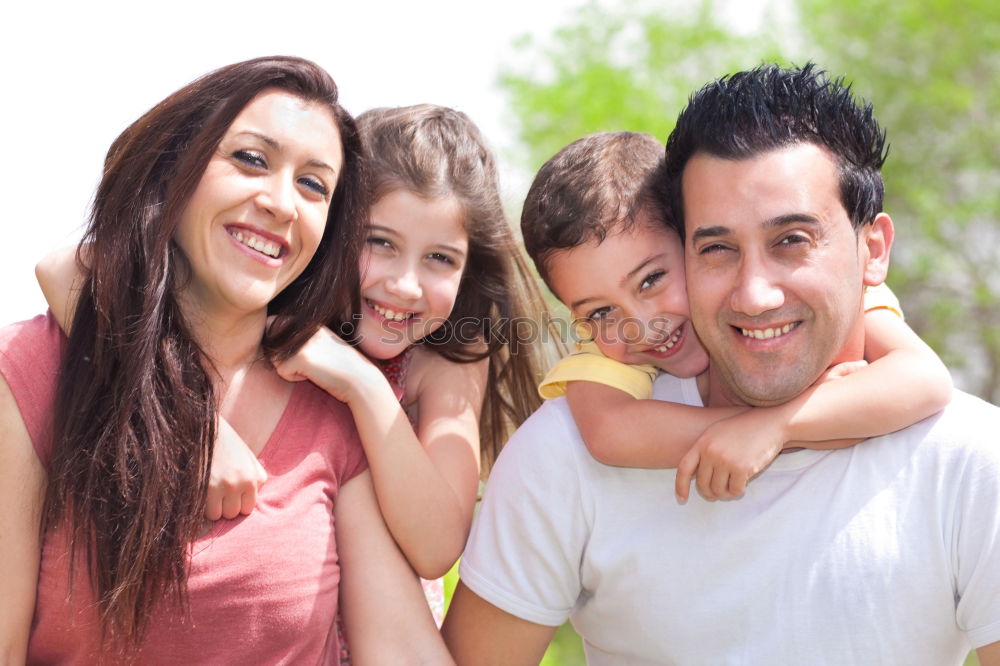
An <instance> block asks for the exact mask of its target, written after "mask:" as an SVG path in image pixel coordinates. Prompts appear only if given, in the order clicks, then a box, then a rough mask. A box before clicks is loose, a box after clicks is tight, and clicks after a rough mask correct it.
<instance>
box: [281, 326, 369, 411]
mask: <svg viewBox="0 0 1000 666" xmlns="http://www.w3.org/2000/svg"><path fill="white" fill-rule="evenodd" d="M275 369H276V370H277V371H278V374H279V375H281V377H282V378H283V379H285V380H286V381H290V382H300V381H302V380H304V379H308V380H310V381H312V382H313V383H314V384H316V385H317V386H319V387H320V388H322V389H323V390H325V391H326V392H327V393H329V394H330V395H332V396H333V397H334V398H336V399H337V400H340V401H341V402H350V399H351V397H352V391H353V389H355V388H356V385H357V383H358V381H359V380H360V379H361V378H362V377H363V376H364V375H365V373H367V372H371V371H374V372H375V373H378V375H379V376H381V372H379V370H378V369H377V368H376V367H375V366H374V365H372V364H371V362H370V361H368V359H366V358H365V357H364V356H362V355H361V353H360V352H359V351H358V350H356V349H355V348H354V347H352V346H350V345H349V344H347V343H346V342H344V340H343V339H342V338H341V337H340V336H339V335H337V334H336V333H334V332H333V331H331V330H330V329H329V328H327V327H325V326H322V327H320V328H319V330H318V331H316V332H315V333H314V334H313V336H312V337H311V338H309V340H307V341H306V343H305V344H304V345H302V347H300V348H299V350H298V351H297V352H295V353H294V354H292V355H291V356H289V357H288V358H287V359H285V360H284V361H281V362H280V363H278V364H277V365H276V366H275Z"/></svg>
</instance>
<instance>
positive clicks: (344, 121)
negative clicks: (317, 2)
mask: <svg viewBox="0 0 1000 666" xmlns="http://www.w3.org/2000/svg"><path fill="white" fill-rule="evenodd" d="M270 89H280V90H284V91H287V92H289V93H290V94H292V95H295V96H298V97H300V98H302V99H303V100H306V101H309V102H313V103H317V104H322V105H323V106H324V107H326V108H328V109H329V110H330V111H331V113H332V118H333V120H334V121H335V122H336V125H337V127H338V130H339V133H340V138H341V141H342V144H343V151H344V165H343V170H342V172H341V174H340V176H339V179H338V183H337V185H336V189H335V191H334V195H333V199H332V203H331V206H330V211H329V215H328V218H327V225H326V229H325V232H324V235H323V238H322V240H321V242H320V244H319V247H318V249H317V251H316V255H315V256H314V257H313V259H312V261H311V262H310V263H309V265H308V266H307V268H306V269H305V270H304V272H303V273H302V274H301V275H300V276H299V277H298V278H297V279H296V280H295V281H294V282H293V283H292V284H291V285H289V286H288V288H286V289H285V290H284V291H283V292H282V293H281V294H280V295H279V296H278V297H277V298H276V299H275V300H274V301H272V303H271V304H270V305H269V311H270V312H271V313H272V314H279V315H284V316H283V317H281V318H280V320H279V321H280V325H279V327H277V328H275V329H274V330H271V331H269V333H268V334H267V336H266V339H265V340H264V342H263V348H264V351H265V353H267V354H269V355H272V356H276V357H281V356H285V355H287V354H289V353H291V352H292V351H293V350H294V349H295V348H297V346H299V345H300V344H301V343H302V342H304V340H305V339H306V338H307V337H308V336H309V335H310V334H311V333H312V332H313V331H314V330H315V329H316V327H317V326H318V325H319V324H321V323H323V322H325V321H328V320H330V319H331V318H332V317H333V316H335V314H336V313H338V312H343V311H345V310H347V309H350V308H352V307H356V301H357V294H358V291H359V279H358V261H359V257H360V249H361V247H362V242H363V238H364V236H363V234H364V230H365V227H366V222H367V217H366V216H367V211H368V191H369V187H368V183H367V171H366V167H365V162H364V159H363V149H362V146H361V142H360V138H359V135H358V131H357V128H356V126H355V123H354V121H353V119H352V118H351V116H350V115H349V114H348V113H347V112H346V111H345V110H344V109H343V108H342V107H341V106H340V104H339V103H338V101H337V100H338V94H337V87H336V84H335V83H334V82H333V80H332V79H331V78H330V76H329V74H327V73H326V72H325V71H324V70H323V69H321V68H320V67H318V66H317V65H315V64H314V63H311V62H309V61H307V60H302V59H299V58H291V57H271V58H258V59H254V60H249V61H246V62H241V63H237V64H234V65H229V66H227V67H223V68H221V69H218V70H216V71H214V72H211V73H209V74H207V75H205V76H203V77H201V78H199V79H198V80H196V81H194V82H193V83H191V84H189V85H187V86H185V87H184V88H182V89H181V90H179V91H177V92H175V93H174V94H172V95H171V96H169V97H168V98H167V99H165V100H163V101H162V102H160V103H159V104H157V105H156V106H155V107H154V108H152V109H151V110H150V111H148V112H147V113H146V114H145V115H143V116H142V117H141V118H139V120H137V121H136V122H135V123H133V124H132V125H131V126H130V127H129V128H128V129H126V130H125V131H124V132H123V133H122V134H121V136H119V137H118V138H117V139H116V140H115V141H114V143H113V144H112V146H111V148H110V150H109V151H108V155H107V158H106V160H105V166H104V176H103V178H102V180H101V183H100V185H99V186H98V189H97V194H96V197H95V201H94V205H93V208H92V211H91V215H90V219H89V224H88V227H87V230H86V233H85V236H84V239H83V241H84V244H89V246H90V258H89V259H88V260H87V262H86V263H87V264H88V266H86V267H84V269H85V273H86V278H85V285H84V288H83V290H82V292H81V295H80V300H79V303H78V305H77V307H76V311H75V315H74V319H73V324H72V329H71V331H72V332H71V333H70V335H69V341H68V345H67V348H66V353H65V354H64V356H63V359H62V366H61V371H60V376H59V380H58V388H57V393H56V404H55V423H54V426H55V431H54V434H55V438H54V442H53V454H52V459H51V463H50V467H49V482H48V486H47V491H46V492H47V494H46V499H45V508H44V514H43V529H45V530H49V529H52V528H53V527H55V526H57V525H63V524H64V521H65V524H66V525H67V526H68V533H69V538H70V539H71V548H72V552H73V553H74V557H75V556H77V555H76V554H77V553H78V552H85V553H86V560H87V568H88V571H89V573H90V578H91V580H90V583H91V584H92V587H93V589H94V592H95V595H96V598H97V603H98V611H99V615H100V622H101V629H102V632H103V636H104V643H105V644H106V645H109V646H113V647H114V648H115V649H117V650H119V651H120V652H122V653H128V652H130V651H134V650H135V649H137V648H138V647H139V645H140V643H141V640H142V637H143V634H144V631H145V629H146V627H147V624H148V619H149V617H150V614H151V610H152V609H153V608H154V607H155V606H156V605H157V604H158V603H159V602H161V601H163V600H165V599H166V598H172V599H173V600H174V601H176V602H177V604H178V608H180V609H183V608H184V607H185V606H186V594H185V590H186V577H187V557H186V556H187V553H188V548H189V546H190V544H191V543H192V542H193V541H194V540H195V539H196V538H197V536H198V535H199V533H200V531H201V529H202V521H203V518H202V514H203V511H204V502H205V496H206V490H207V486H208V473H209V467H210V463H211V455H212V446H213V442H214V439H215V424H216V416H217V411H218V404H217V399H216V395H215V392H214V390H213V386H212V381H211V380H210V378H209V374H208V371H207V370H206V368H207V367H211V365H210V364H211V360H210V359H207V358H206V357H205V355H204V354H203V352H202V350H201V349H199V347H198V345H197V344H196V343H195V341H194V339H193V337H192V335H191V329H190V322H188V321H186V320H185V317H184V315H183V314H182V312H181V309H180V307H179V306H178V294H177V291H178V290H182V289H183V288H184V280H183V279H182V278H181V277H179V276H182V275H184V271H183V268H184V264H183V257H182V255H181V253H180V252H179V250H178V249H177V248H176V246H175V245H174V243H173V241H172V237H173V234H174V230H175V228H176V226H177V222H178V219H179V217H180V215H181V212H182V211H183V210H184V207H185V205H186V204H187V202H188V200H189V199H190V197H191V195H192V193H193V191H194V190H195V188H196V187H197V185H198V182H199V181H200V179H201V177H202V174H203V172H204V170H205V167H206V165H207V164H208V161H209V159H210V158H211V156H212V153H213V152H214V151H215V150H216V148H217V146H218V144H219V141H220V140H221V139H222V137H223V135H224V134H225V132H226V130H227V129H228V127H229V126H230V124H231V123H232V122H233V120H234V119H235V118H236V116H237V115H238V114H239V113H240V111H242V110H243V108H244V107H246V106H247V104H248V103H250V101H251V100H253V99H254V98H255V97H256V96H257V95H258V94H260V93H261V92H263V91H265V90H270ZM78 263H82V262H78ZM71 571H72V567H71Z"/></svg>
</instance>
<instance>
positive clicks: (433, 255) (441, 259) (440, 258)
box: [427, 252, 455, 266]
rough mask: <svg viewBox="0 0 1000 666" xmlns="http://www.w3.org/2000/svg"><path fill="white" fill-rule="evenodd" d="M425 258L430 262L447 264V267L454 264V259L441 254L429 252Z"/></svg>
mask: <svg viewBox="0 0 1000 666" xmlns="http://www.w3.org/2000/svg"><path fill="white" fill-rule="evenodd" d="M427 257H428V258H429V259H431V260H432V261H437V262H440V263H442V264H447V265H449V266H453V265H454V264H455V260H454V259H452V258H451V257H449V256H448V255H447V254H442V253H441V252H431V253H430V254H429V255H427Z"/></svg>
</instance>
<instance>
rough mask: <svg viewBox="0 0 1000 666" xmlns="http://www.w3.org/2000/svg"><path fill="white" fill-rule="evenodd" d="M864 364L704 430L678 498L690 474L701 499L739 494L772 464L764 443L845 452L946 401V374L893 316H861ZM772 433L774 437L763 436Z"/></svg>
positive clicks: (883, 312) (686, 463)
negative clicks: (781, 401)
mask: <svg viewBox="0 0 1000 666" xmlns="http://www.w3.org/2000/svg"><path fill="white" fill-rule="evenodd" d="M865 358H866V360H868V361H869V363H868V364H867V365H866V366H864V367H857V365H858V364H842V365H843V366H845V367H846V366H851V367H849V368H846V370H841V371H839V372H838V370H837V369H836V368H835V369H833V370H832V371H831V372H830V373H828V375H827V376H826V377H824V379H823V380H821V381H819V382H817V383H816V384H814V385H813V386H812V387H810V388H809V389H808V390H806V391H805V392H803V393H802V394H801V395H799V396H798V397H796V398H795V399H793V400H791V401H789V402H788V403H786V404H784V405H779V406H777V407H767V408H760V409H754V410H751V411H749V412H747V413H746V414H741V415H737V416H735V417H733V418H731V419H728V420H726V421H723V422H720V423H717V424H714V425H711V426H709V427H708V428H707V429H706V430H705V432H704V434H702V436H701V437H699V438H698V441H697V442H696V443H695V445H694V446H693V447H692V449H691V451H690V452H689V453H688V454H687V455H686V456H685V457H684V459H683V460H682V461H681V462H680V463H679V464H678V487H677V494H678V496H680V497H682V498H684V497H686V494H687V489H686V488H683V489H682V488H681V480H682V475H684V476H685V477H686V476H687V475H691V474H695V473H696V474H697V476H696V480H697V482H698V490H699V492H701V493H702V494H703V495H705V496H706V497H709V498H714V497H721V496H734V495H739V494H742V492H743V491H744V489H745V488H746V484H747V483H748V482H749V480H750V479H751V478H753V476H754V474H756V473H758V472H760V471H761V470H763V469H764V467H766V465H767V463H768V462H770V460H771V459H772V458H773V455H771V454H770V453H769V452H768V451H767V449H766V443H767V442H769V441H772V440H775V439H777V440H778V441H781V442H783V446H782V448H796V447H802V448H811V449H835V448H846V447H848V446H854V445H855V444H857V443H859V442H861V441H863V440H864V439H867V438H869V437H877V436H879V435H884V434H887V433H890V432H894V431H896V430H899V429H901V428H905V427H907V426H909V425H912V424H913V423H916V422H917V421H920V420H921V419H924V418H927V417H928V416H931V415H932V414H935V413H936V412H938V411H940V410H941V409H943V408H944V406H945V405H947V404H948V401H949V400H950V399H951V389H952V385H951V376H950V375H949V374H948V369H947V368H946V367H945V365H944V364H943V363H942V362H941V360H940V359H939V358H938V357H937V355H936V354H935V353H934V351H933V350H932V349H931V348H930V347H929V346H928V345H927V344H926V343H925V342H924V341H923V340H921V339H920V337H919V336H917V334H916V333H914V332H913V330H912V329H910V327H909V326H907V325H906V323H905V322H904V321H903V319H902V318H901V317H900V316H899V315H898V314H896V313H894V312H893V311H892V310H887V309H875V310H869V311H868V312H866V313H865ZM859 363H860V362H859ZM775 428H777V434H776V435H773V434H766V433H768V432H774V430H775ZM761 436H763V437H764V440H761V439H760V438H761ZM734 442H740V443H741V446H740V447H736V446H734V445H733V443H734ZM755 442H756V444H755ZM755 452H756V453H755ZM757 454H760V455H757ZM737 465H739V466H740V467H739V469H745V470H747V471H748V472H752V473H750V475H749V476H746V475H743V474H739V473H733V474H728V475H727V473H726V470H731V469H734V468H736V467H737ZM754 470H756V471H754ZM720 471H721V473H720Z"/></svg>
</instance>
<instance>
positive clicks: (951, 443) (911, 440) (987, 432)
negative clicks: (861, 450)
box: [878, 390, 1000, 470]
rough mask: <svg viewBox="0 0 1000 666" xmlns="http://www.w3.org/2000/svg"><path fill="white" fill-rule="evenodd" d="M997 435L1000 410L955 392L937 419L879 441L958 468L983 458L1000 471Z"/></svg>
mask: <svg viewBox="0 0 1000 666" xmlns="http://www.w3.org/2000/svg"><path fill="white" fill-rule="evenodd" d="M998 433H1000V407H997V406H996V405H992V404H990V403H988V402H986V401H984V400H981V399H980V398H977V397H975V396H973V395H969V394H968V393H964V392H963V391H959V390H956V391H955V392H954V395H953V397H952V400H951V402H950V403H949V404H948V406H947V407H945V408H944V409H943V410H941V411H940V412H938V413H937V414H935V415H934V416H931V417H930V418H927V419H924V420H923V421H920V422H918V423H915V424H913V425H912V426H910V427H908V428H904V429H902V430H900V431H897V432H895V433H891V434H889V435H886V436H885V437H882V438H878V439H880V440H884V441H886V442H892V443H896V444H902V445H903V446H904V448H907V449H909V448H911V447H912V448H913V450H914V451H916V452H920V453H921V455H922V456H924V457H928V456H929V457H931V458H934V459H938V460H949V459H950V460H952V461H953V462H956V463H958V464H964V463H962V462H960V461H965V460H968V459H969V458H970V456H971V457H973V458H980V459H982V460H983V461H984V462H985V461H991V462H989V463H988V464H989V465H990V466H993V467H996V468H997V469H998V470H1000V438H998Z"/></svg>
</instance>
